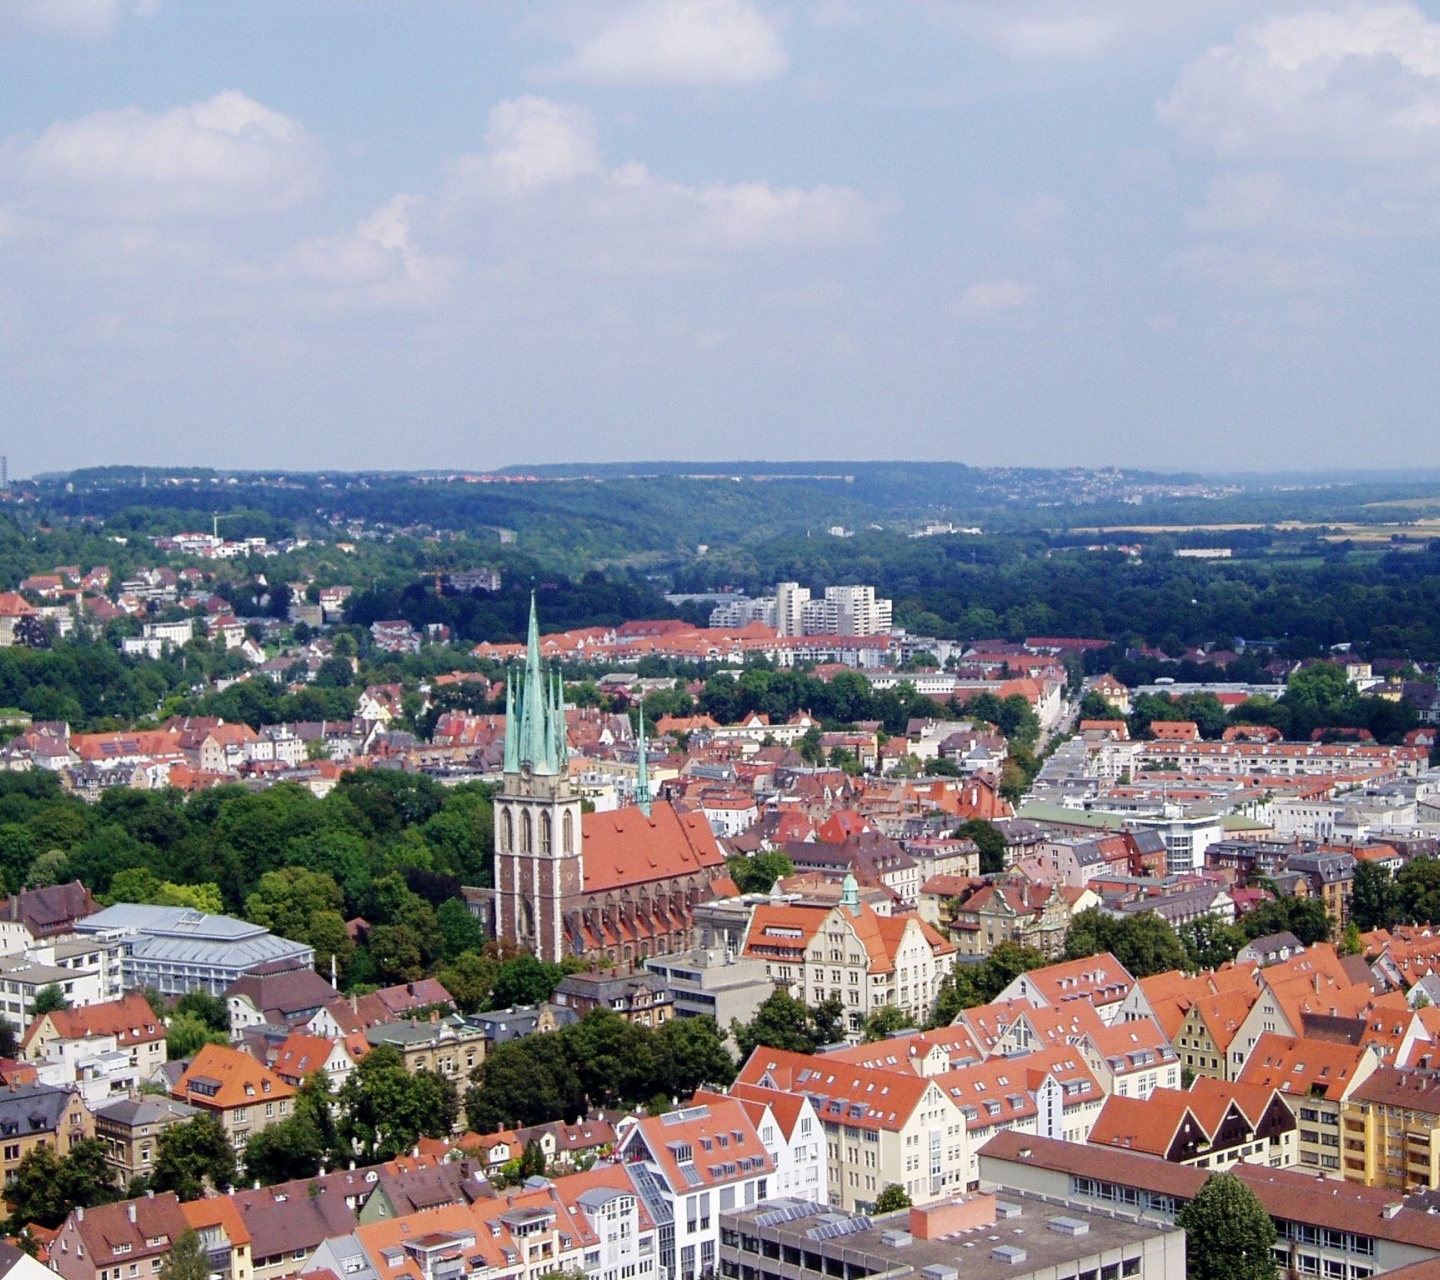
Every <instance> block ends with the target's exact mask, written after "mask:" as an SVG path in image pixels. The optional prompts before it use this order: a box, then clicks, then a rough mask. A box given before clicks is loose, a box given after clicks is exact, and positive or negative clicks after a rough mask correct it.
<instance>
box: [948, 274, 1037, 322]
mask: <svg viewBox="0 0 1440 1280" xmlns="http://www.w3.org/2000/svg"><path fill="white" fill-rule="evenodd" d="M1033 292H1034V290H1033V288H1032V287H1031V286H1030V285H1028V284H1021V283H1020V282H1019V281H1018V280H991V281H982V282H981V283H979V284H972V285H971V286H970V287H969V288H968V289H966V290H965V292H964V293H962V294H961V295H960V297H959V298H958V299H957V300H956V302H955V314H956V315H957V316H959V317H960V318H961V319H962V320H983V319H984V318H985V317H986V316H990V315H994V314H995V313H996V312H998V311H1014V310H1015V309H1016V308H1018V307H1023V306H1024V305H1025V303H1026V301H1027V299H1028V298H1029V297H1030V295H1031V293H1033Z"/></svg>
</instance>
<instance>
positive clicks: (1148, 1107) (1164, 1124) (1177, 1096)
mask: <svg viewBox="0 0 1440 1280" xmlns="http://www.w3.org/2000/svg"><path fill="white" fill-rule="evenodd" d="M1187 1117H1188V1118H1189V1119H1190V1120H1191V1122H1192V1123H1194V1124H1195V1125H1196V1126H1197V1127H1198V1128H1200V1129H1202V1130H1204V1131H1205V1134H1206V1136H1207V1137H1208V1136H1209V1130H1208V1129H1205V1126H1204V1125H1203V1124H1201V1123H1200V1121H1199V1120H1198V1119H1196V1118H1195V1115H1194V1113H1193V1112H1192V1111H1191V1109H1190V1105H1189V1101H1188V1098H1187V1096H1186V1095H1185V1094H1184V1093H1181V1092H1180V1091H1179V1090H1178V1089H1156V1090H1154V1091H1153V1092H1152V1093H1151V1094H1150V1096H1149V1097H1148V1098H1144V1099H1141V1098H1126V1097H1121V1095H1120V1094H1118V1093H1112V1094H1111V1095H1110V1096H1109V1097H1108V1098H1106V1099H1105V1105H1104V1106H1103V1107H1102V1108H1101V1109H1100V1114H1099V1115H1098V1116H1096V1117H1095V1124H1094V1126H1093V1127H1092V1128H1091V1130H1090V1137H1089V1139H1088V1141H1090V1142H1092V1143H1094V1144H1095V1145H1096V1146H1099V1147H1124V1148H1125V1149H1126V1150H1128V1151H1143V1152H1145V1153H1146V1154H1147V1155H1152V1156H1165V1155H1168V1154H1169V1152H1170V1148H1171V1146H1172V1145H1173V1144H1174V1142H1175V1136H1176V1134H1178V1133H1179V1132H1180V1126H1181V1125H1183V1124H1184V1123H1185V1121H1186V1118H1187Z"/></svg>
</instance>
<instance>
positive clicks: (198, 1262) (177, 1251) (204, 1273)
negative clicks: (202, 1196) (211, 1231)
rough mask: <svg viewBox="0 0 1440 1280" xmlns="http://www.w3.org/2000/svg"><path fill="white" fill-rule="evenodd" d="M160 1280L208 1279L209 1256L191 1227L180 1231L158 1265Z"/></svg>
mask: <svg viewBox="0 0 1440 1280" xmlns="http://www.w3.org/2000/svg"><path fill="white" fill-rule="evenodd" d="M160 1280H210V1258H209V1255H208V1254H207V1253H206V1252H205V1247H204V1245H203V1244H201V1242H200V1237H199V1235H197V1234H196V1232H195V1229H194V1228H193V1227H191V1228H188V1229H186V1230H185V1231H183V1232H181V1234H180V1235H179V1236H178V1237H177V1238H176V1240H175V1243H174V1244H172V1245H171V1246H170V1254H169V1256H168V1257H167V1258H166V1259H165V1261H164V1263H163V1264H162V1265H161V1267H160Z"/></svg>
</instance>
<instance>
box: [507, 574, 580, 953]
mask: <svg viewBox="0 0 1440 1280" xmlns="http://www.w3.org/2000/svg"><path fill="white" fill-rule="evenodd" d="M517 684H518V687H517ZM583 865H584V862H583V854H582V851H581V833H580V797H579V796H578V795H577V794H575V791H574V789H573V788H572V787H571V785H570V773H569V760H568V749H567V746H566V738H565V695H564V686H563V683H562V681H561V679H560V673H559V672H558V671H556V672H548V671H546V670H545V669H544V667H543V666H542V665H541V662H540V627H539V623H538V620H537V618H536V615H535V597H534V596H533V595H532V596H531V597H530V631H529V636H528V639H527V644H526V650H525V671H524V676H523V679H521V680H519V681H518V682H517V680H516V679H515V677H514V676H513V675H512V676H511V677H509V678H507V680H506V682H505V781H504V785H503V786H502V787H501V790H500V794H499V795H497V796H496V797H495V899H496V932H497V933H498V935H499V936H500V937H501V938H503V939H506V940H507V941H510V942H516V943H519V945H520V946H522V947H526V948H528V949H529V950H531V951H533V952H534V953H535V955H536V956H538V957H539V958H540V959H541V960H544V961H548V962H550V963H555V962H558V961H559V960H561V959H562V958H563V957H564V956H565V955H566V954H567V950H566V944H565V929H564V916H565V904H566V900H567V899H569V900H573V899H574V898H575V897H576V896H577V895H579V894H580V892H581V891H582V889H583V887H584V874H583Z"/></svg>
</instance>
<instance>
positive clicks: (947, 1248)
mask: <svg viewBox="0 0 1440 1280" xmlns="http://www.w3.org/2000/svg"><path fill="white" fill-rule="evenodd" d="M721 1233H722V1240H721V1250H720V1268H719V1270H720V1275H721V1276H723V1277H725V1280H812V1278H814V1280H819V1278H820V1277H825V1276H844V1277H846V1280H865V1278H866V1277H870V1276H876V1277H886V1278H887V1280H888V1278H889V1277H898V1276H919V1277H923V1280H958V1277H959V1276H961V1275H963V1276H965V1278H966V1280H1057V1278H1058V1277H1061V1276H1076V1275H1079V1276H1091V1275H1093V1276H1096V1277H1103V1278H1104V1280H1122V1278H1126V1280H1130V1278H1133V1280H1184V1277H1185V1236H1184V1233H1183V1232H1181V1231H1178V1230H1176V1229H1175V1227H1174V1226H1173V1225H1172V1224H1169V1223H1157V1222H1155V1221H1153V1220H1152V1221H1144V1220H1140V1219H1137V1218H1129V1217H1127V1218H1122V1217H1119V1216H1118V1215H1115V1214H1113V1213H1100V1212H1096V1211H1094V1210H1093V1209H1092V1208H1090V1207H1088V1206H1087V1207H1085V1208H1081V1207H1077V1205H1075V1204H1073V1203H1068V1202H1067V1201H1065V1200H1060V1201H1058V1202H1057V1201H1055V1200H1041V1199H1039V1198H1037V1197H1034V1196H1030V1195H1027V1194H1025V1193H1023V1192H1018V1191H1014V1190H1011V1189H1010V1188H1008V1187H1001V1188H996V1189H995V1190H994V1191H987V1192H983V1193H975V1194H972V1195H968V1196H964V1197H960V1198H955V1199H950V1200H944V1201H940V1202H938V1203H935V1204H928V1205H922V1206H919V1207H916V1208H912V1209H906V1210H901V1211H900V1212H898V1213H891V1214H886V1215H884V1216H882V1217H878V1218H874V1219H873V1220H872V1219H871V1218H870V1217H867V1216H864V1215H859V1214H855V1215H849V1216H846V1215H841V1214H835V1213H831V1214H825V1213H824V1212H823V1210H822V1209H821V1207H820V1206H818V1205H813V1204H808V1203H806V1202H805V1201H798V1200H792V1199H784V1200H777V1201H772V1202H771V1203H770V1204H766V1205H760V1206H757V1207H756V1208H754V1209H743V1210H737V1211H736V1212H734V1213H727V1214H725V1215H724V1217H723V1219H722V1222H721Z"/></svg>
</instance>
